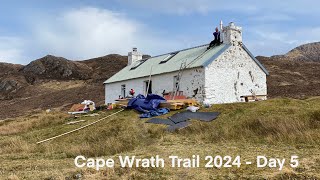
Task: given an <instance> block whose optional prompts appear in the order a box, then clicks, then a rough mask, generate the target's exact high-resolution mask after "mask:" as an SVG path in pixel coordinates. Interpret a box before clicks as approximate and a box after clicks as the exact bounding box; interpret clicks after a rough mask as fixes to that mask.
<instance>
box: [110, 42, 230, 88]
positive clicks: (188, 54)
mask: <svg viewBox="0 0 320 180" xmlns="http://www.w3.org/2000/svg"><path fill="white" fill-rule="evenodd" d="M229 47H230V45H227V44H222V45H220V46H217V47H214V48H212V49H210V50H208V51H206V49H207V45H202V46H198V47H194V48H189V49H184V50H180V51H175V52H178V53H177V54H175V55H174V56H173V57H171V58H170V59H169V60H168V61H167V62H165V63H161V64H160V62H161V61H163V60H164V59H165V58H167V57H168V56H169V55H170V54H173V53H175V52H171V53H167V54H163V55H159V56H155V57H151V58H149V59H147V60H142V61H144V62H143V63H142V64H140V65H139V66H138V67H136V68H135V69H134V67H135V66H136V65H137V64H139V63H140V62H136V63H133V64H132V65H130V66H127V67H125V68H123V69H122V70H121V71H119V72H118V73H117V74H115V75H113V76H112V77H111V78H109V79H108V80H106V81H105V82H104V83H107V84H108V83H113V82H118V81H124V80H128V79H135V78H140V77H146V76H149V75H150V70H151V67H152V75H156V74H163V73H168V72H174V71H178V70H179V69H180V66H181V63H183V62H186V64H187V65H188V64H189V66H188V67H187V68H195V67H201V66H206V65H207V64H210V63H211V62H212V61H213V60H215V59H216V58H217V57H218V56H219V55H220V54H222V53H223V52H224V51H225V50H226V49H228V48H229ZM205 51H206V52H205Z"/></svg>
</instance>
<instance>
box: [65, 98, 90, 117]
mask: <svg viewBox="0 0 320 180" xmlns="http://www.w3.org/2000/svg"><path fill="white" fill-rule="evenodd" d="M95 109H96V106H95V103H94V102H93V101H90V100H84V101H83V102H82V103H81V104H74V105H72V107H71V108H70V110H69V112H68V113H69V114H73V115H74V114H85V113H88V112H90V111H94V110H95Z"/></svg>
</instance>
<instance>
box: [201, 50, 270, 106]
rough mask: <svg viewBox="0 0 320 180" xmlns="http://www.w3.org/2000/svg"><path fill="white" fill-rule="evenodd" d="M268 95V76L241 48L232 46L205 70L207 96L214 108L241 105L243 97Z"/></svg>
mask: <svg viewBox="0 0 320 180" xmlns="http://www.w3.org/2000/svg"><path fill="white" fill-rule="evenodd" d="M250 90H253V92H255V93H256V95H266V94H267V84H266V74H265V73H264V72H263V71H262V70H261V69H260V67H259V66H258V65H257V64H256V63H255V62H254V61H253V60H252V59H251V57H250V56H249V54H248V53H247V52H246V51H245V50H244V49H243V48H242V47H240V46H231V47H230V48H229V49H228V50H227V51H225V52H224V53H223V54H222V55H220V56H219V57H218V58H217V59H216V60H215V61H213V62H212V63H211V64H210V65H208V66H207V67H206V68H205V94H206V99H207V100H208V102H209V103H211V104H221V103H233V102H242V101H244V99H242V98H240V96H243V95H252V93H251V92H250Z"/></svg>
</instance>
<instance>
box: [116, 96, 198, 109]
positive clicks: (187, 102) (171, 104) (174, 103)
mask: <svg viewBox="0 0 320 180" xmlns="http://www.w3.org/2000/svg"><path fill="white" fill-rule="evenodd" d="M129 100H130V99H117V100H116V103H115V106H116V108H122V107H127V105H128V102H129ZM198 105H199V103H198V102H197V100H195V99H176V100H167V101H166V102H162V103H160V105H159V108H168V109H170V110H179V109H184V108H186V107H188V106H198Z"/></svg>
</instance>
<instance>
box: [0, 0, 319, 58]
mask: <svg viewBox="0 0 320 180" xmlns="http://www.w3.org/2000/svg"><path fill="white" fill-rule="evenodd" d="M319 6H320V1H318V0H299V1H298V0H287V1H284V0H283V1H279V0H268V1H264V2H262V1H256V0H241V1H239V0H228V1H221V0H219V1H218V0H194V1H191V0H162V1H151V0H108V1H106V0H96V1H94V0H64V1H63V0H55V1H53V0H28V1H20V0H0V62H9V63H19V64H27V63H29V62H30V61H32V60H34V59H37V58H40V57H43V56H45V55H47V54H52V55H55V56H63V57H66V58H68V59H72V60H82V59H87V58H93V57H98V56H104V55H107V54H111V53H112V54H114V53H117V54H122V55H126V54H127V52H128V51H130V50H131V48H132V47H138V50H139V51H141V52H142V53H145V54H150V55H158V54H162V53H166V52H170V51H174V50H178V49H184V48H188V47H192V46H197V45H201V44H205V43H209V42H210V41H211V39H212V31H213V29H214V28H215V27H216V26H218V25H219V21H220V20H223V22H224V23H225V25H226V24H227V23H229V22H231V21H233V22H235V24H236V25H239V26H242V28H243V41H244V43H245V44H246V46H247V47H248V48H249V49H250V50H251V51H252V53H253V54H254V55H256V56H257V55H265V56H269V55H275V54H284V53H286V52H287V51H289V50H290V49H292V48H294V47H296V46H298V45H300V44H304V43H307V42H315V41H320V21H319V18H320V13H319Z"/></svg>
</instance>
